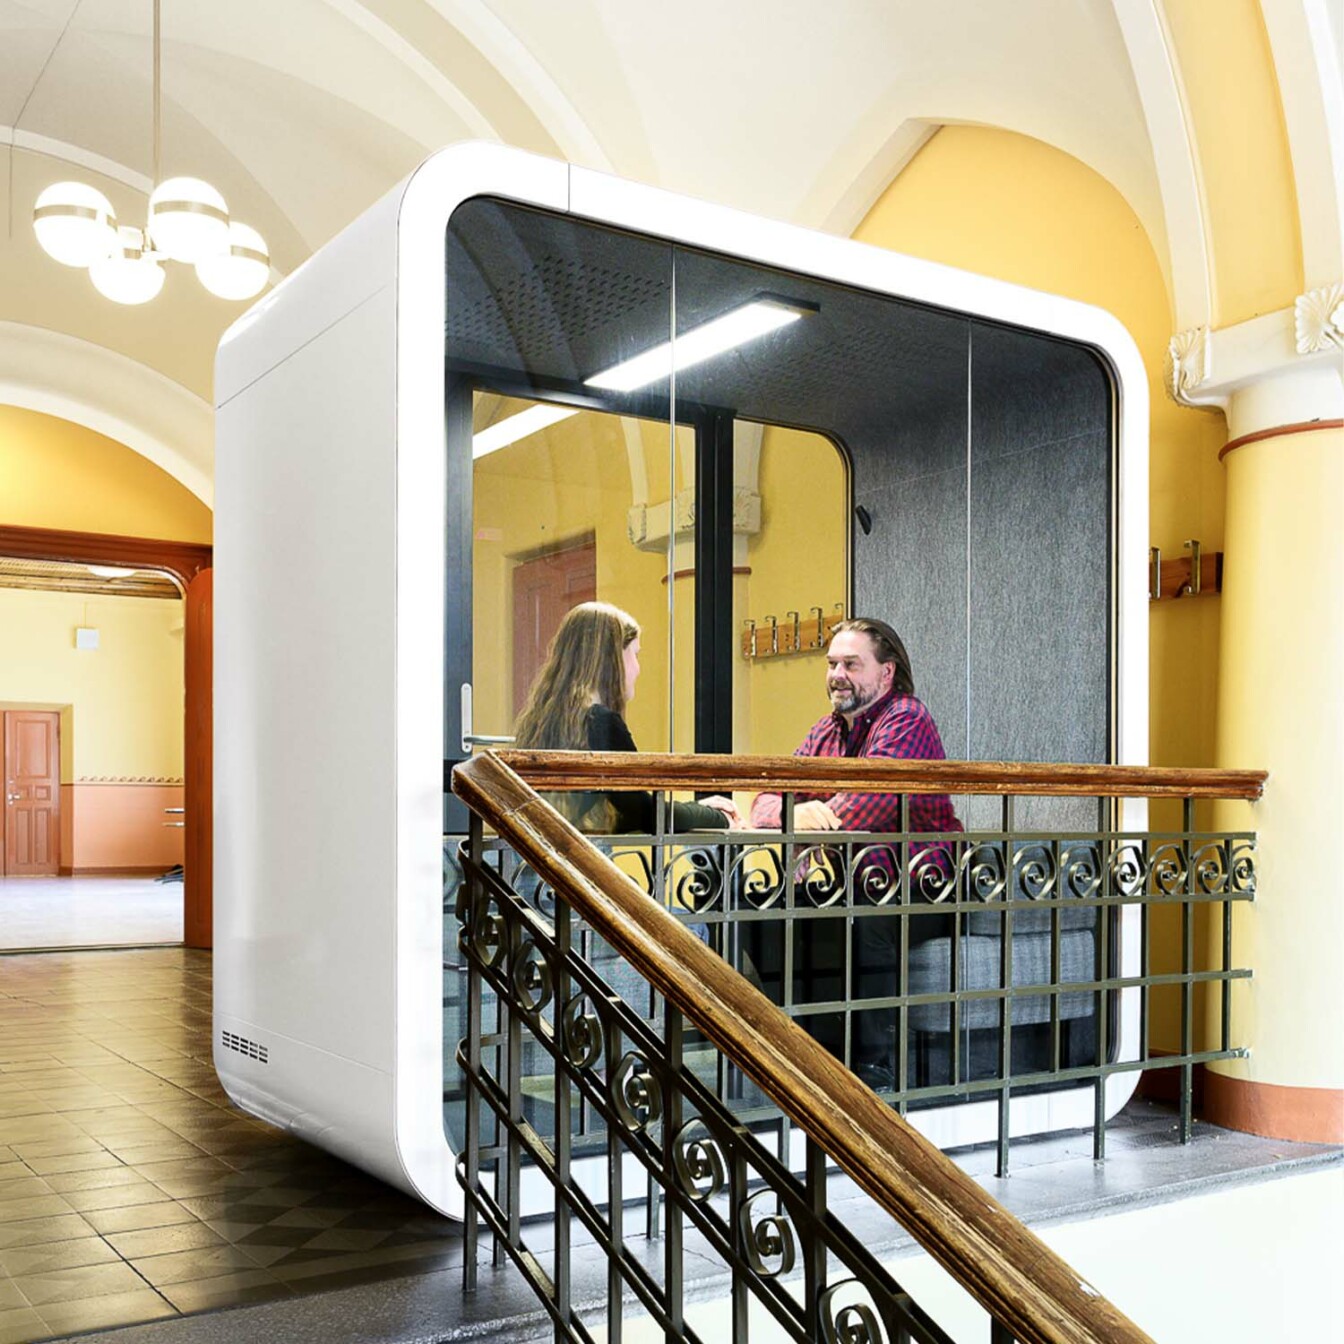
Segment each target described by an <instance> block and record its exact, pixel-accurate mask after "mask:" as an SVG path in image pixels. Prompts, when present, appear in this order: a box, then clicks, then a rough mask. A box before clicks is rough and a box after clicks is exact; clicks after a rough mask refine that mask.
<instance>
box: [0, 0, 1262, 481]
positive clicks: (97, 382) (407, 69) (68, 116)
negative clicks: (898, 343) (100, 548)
mask: <svg viewBox="0 0 1344 1344" xmlns="http://www.w3.org/2000/svg"><path fill="white" fill-rule="evenodd" d="M1272 2H1273V0H1266V3H1272ZM1153 4H1154V0H1014V3H1012V4H1006V3H1005V4H999V3H986V2H985V0H937V3H931V0H881V3H878V2H877V0H831V2H830V3H827V4H818V3H816V0H742V2H741V3H733V4H724V3H722V0H680V2H679V3H678V4H676V5H660V4H655V3H652V0H563V3H558V2H557V3H540V2H539V0H228V2H227V3H222V2H221V0H163V3H162V25H163V61H162V68H163V168H164V173H165V175H174V174H179V173H181V174H190V175H197V176H202V177H205V178H207V179H208V180H210V181H211V182H213V183H214V184H215V185H216V186H217V187H219V188H220V190H221V191H222V192H223V193H224V195H225V197H226V199H227V200H228V203H229V206H230V210H231V213H232V214H233V216H234V217H235V218H238V219H241V220H243V221H245V222H247V223H250V224H252V225H253V226H254V227H256V228H257V229H259V230H260V231H261V233H262V234H263V235H264V236H265V238H266V240H267V241H268V243H269V245H270V250H271V256H272V260H273V264H274V266H275V268H276V269H277V270H278V271H279V272H281V273H284V272H288V271H290V270H292V269H293V268H294V267H296V266H297V265H298V264H300V263H301V262H302V261H303V260H304V258H305V257H307V256H308V255H309V254H310V253H311V252H312V251H313V250H314V249H316V248H317V247H319V246H321V244H322V243H323V242H325V241H326V240H327V239H329V238H330V237H332V236H333V235H334V234H335V233H336V232H337V231H339V230H340V229H341V228H342V227H343V226H344V225H346V224H348V223H349V222H350V221H351V220H352V219H354V218H355V217H356V216H357V215H359V214H360V213H361V212H362V211H363V210H364V209H365V208H366V207H367V206H368V205H370V204H371V203H372V202H373V201H374V200H376V199H377V198H378V197H379V196H380V195H382V194H383V193H384V192H385V191H387V190H388V189H389V188H391V187H392V186H393V185H394V184H395V183H397V182H398V181H399V180H400V179H401V178H403V177H405V176H406V175H407V174H408V173H409V172H410V171H411V170H412V169H413V168H414V167H415V165H416V164H417V163H418V162H419V161H420V160H421V159H422V158H423V157H425V155H427V154H428V153H429V152H430V151H432V150H433V149H436V148H438V147H439V146H441V145H443V144H446V143H449V142H451V141H455V140H461V139H465V138H485V139H497V140H502V141H506V142H508V143H511V144H515V145H518V146H521V147H523V148H527V149H531V150H535V151H537V152H540V153H543V154H548V155H552V156H555V157H560V158H567V159H569V160H571V161H572V162H575V163H579V164H583V165H585V166H589V167H596V168H605V169H610V170H611V171H613V172H616V173H619V174H621V175H624V176H629V177H634V178H637V179H640V180H643V181H646V182H651V183H655V184H657V185H659V186H664V187H668V188H671V189H673V190H677V191H683V192H688V193H690V194H693V195H698V196H703V197H707V198H710V199H713V200H716V201H719V202H723V203H726V204H729V205H734V206H738V207H740V208H743V209H746V210H750V211H754V212H758V213H763V214H766V215H771V216H775V217H779V218H784V219H789V220H792V221H794V222H798V223H802V224H806V225H810V226H814V227H822V228H829V229H833V230H835V231H838V232H843V233H848V232H849V231H850V230H851V229H852V228H853V227H854V225H855V224H856V223H857V222H858V220H859V219H860V218H861V217H862V215H863V214H864V212H865V211H866V210H867V208H868V206H869V205H870V204H871V203H872V201H873V200H874V199H875V198H876V196H877V194H878V193H879V192H880V191H881V190H882V189H883V188H884V187H885V186H886V185H887V184H888V183H889V182H890V181H891V180H892V178H893V177H894V176H895V175H896V174H897V173H898V172H899V171H900V170H901V168H902V167H903V166H904V164H905V163H906V162H908V161H909V159H910V157H911V156H912V155H913V153H914V152H915V151H916V150H917V149H918V148H919V146H920V145H921V144H922V143H923V141H924V139H925V138H927V136H928V134H930V133H931V131H932V129H934V128H936V127H937V126H939V125H942V124H946V123H952V122H974V123H983V124H988V125H993V126H998V127H1003V128H1006V129H1009V130H1014V131H1018V132H1021V133H1024V134H1026V135H1030V136H1034V137H1036V138H1038V139H1040V140H1043V141H1045V142H1047V143H1049V144H1052V145H1054V146H1056V147H1057V148H1059V149H1061V150H1064V151H1065V152H1067V153H1069V154H1072V155H1074V156H1075V157H1077V158H1078V159H1080V160H1082V161H1083V162H1085V163H1087V164H1088V165H1090V166H1091V167H1092V168H1094V169H1095V170H1096V171H1097V172H1099V173H1100V174H1101V175H1102V176H1104V177H1105V178H1107V179H1108V180H1109V181H1110V182H1111V183H1112V184H1113V185H1114V186H1115V187H1116V188H1117V189H1118V190H1119V191H1120V192H1121V194H1122V195H1123V196H1124V197H1125V198H1126V199H1127V200H1128V202H1129V203H1130V205H1131V206H1132V207H1133V209H1134V210H1135V212H1136V214H1137V215H1138V217H1139V219H1140V220H1141V221H1142V223H1143V225H1144V227H1145V228H1146V230H1147V232H1148V234H1149V237H1150V238H1151V240H1152V242H1153V244H1154V248H1155V251H1156V252H1157V254H1158V256H1159V258H1161V259H1162V261H1163V263H1164V265H1166V266H1167V267H1168V268H1170V266H1171V256H1172V255H1173V253H1175V254H1176V255H1180V254H1181V248H1180V246H1179V245H1178V246H1175V247H1171V246H1169V239H1168V234H1169V228H1170V225H1171V221H1172V219H1173V210H1172V193H1173V189H1172V186H1171V182H1170V172H1169V171H1168V172H1167V179H1166V180H1164V176H1163V172H1164V169H1163V150H1162V132H1161V129H1160V127H1155V126H1154V124H1153V123H1154V121H1155V118H1156V117H1157V116H1158V112H1157V111H1155V108H1157V107H1158V103H1157V101H1156V100H1155V98H1154V97H1153V94H1152V92H1151V84H1152V71H1151V70H1148V69H1145V68H1143V62H1142V61H1139V62H1138V63H1137V64H1136V53H1138V54H1139V55H1141V54H1142V50H1143V45H1142V44H1143V40H1144V35H1145V33H1147V32H1148V30H1149V29H1150V28H1151V22H1150V19H1151V11H1152V10H1153ZM151 15H152V5H151V0H0V153H2V154H4V155H6V156H7V158H8V163H7V165H6V171H5V172H4V174H3V176H2V177H0V192H2V193H3V200H4V208H5V215H6V220H7V228H6V230H5V233H4V235H3V237H2V238H0V400H13V401H17V402H19V404H27V405H30V406H33V407H34V408H36V409H49V408H53V407H56V406H58V405H59V404H60V402H61V399H62V397H65V398H67V399H69V397H70V396H71V395H73V394H72V393H71V391H70V388H69V387H68V386H64V384H69V383H71V382H72V381H73V379H72V377H71V374H70V370H71V369H74V368H78V369H80V370H82V372H81V374H80V378H79V385H80V386H84V387H95V388H96V387H99V386H104V387H105V388H106V389H107V391H106V393H105V395H104V400H109V399H110V403H111V404H112V405H111V410H106V408H105V411H106V413H105V414H104V415H103V419H102V422H101V423H99V424H96V425H95V426H94V427H96V428H100V429H103V430H104V432H116V428H117V424H118V422H119V418H120V419H121V420H129V421H136V420H137V419H139V420H141V421H143V422H144V423H141V424H139V426H138V428H137V427H136V426H135V425H132V429H131V434H130V437H131V438H132V439H133V438H134V437H135V434H136V433H139V434H140V435H141V436H142V438H143V439H144V440H145V442H144V443H137V444H135V445H134V446H137V447H140V448H141V450H142V451H146V452H147V453H148V455H150V456H151V457H153V456H155V452H156V451H157V452H159V453H160V456H161V457H162V455H163V454H164V453H167V451H168V449H167V445H168V444H169V443H170V441H172V440H173V439H174V438H176V439H177V440H178V441H181V440H182V439H183V438H187V439H190V438H191V437H192V436H193V435H194V436H197V437H199V436H201V435H206V436H207V437H208V428H207V425H208V407H209V402H210V395H211V381H212V361H213V355H214V349H215V345H216V343H217V341H218V339H219V336H220V334H221V332H222V331H223V330H224V328H225V327H226V326H227V325H228V324H229V322H231V321H232V320H233V319H234V317H236V316H237V315H238V313H239V312H240V311H241V307H242V306H241V305H238V304H231V303H228V302H225V301H222V300H219V299H215V298H213V297H211V296H210V295H209V294H207V293H205V292H204V291H203V290H202V289H201V288H200V287H199V286H198V285H197V284H196V282H195V279H194V277H192V276H191V275H190V274H189V273H187V272H185V271H183V270H179V272H178V273H177V274H172V275H170V276H169V279H168V283H167V285H166V286H165V289H164V292H163V293H162V294H161V295H160V297H159V298H158V299H157V300H155V301H154V302H153V303H151V304H149V305H147V306H145V307H143V308H137V309H127V308H121V307H118V306H116V305H114V304H111V303H109V302H108V301H106V300H105V299H103V298H102V297H101V296H99V295H98V294H97V293H96V292H94V290H93V289H92V286H91V285H90V282H89V280H88V277H87V275H86V274H84V273H83V272H81V271H75V270H68V269H65V268H62V267H60V266H58V265H57V264H55V263H54V262H52V261H50V260H49V259H48V258H47V257H46V256H45V255H44V254H43V253H42V252H41V251H40V250H39V249H38V247H37V246H36V242H35V239H34V235H33V231H32V227H31V212H32V205H33V202H34V200H35V199H36V197H37V195H38V193H39V192H40V191H41V190H42V189H43V187H45V186H47V185H48V184H50V183H52V182H55V181H59V180H62V179H64V178H69V177H77V178H81V179H83V180H86V181H89V182H91V183H92V184H94V185H96V186H98V187H99V188H100V189H101V190H103V191H104V193H105V194H106V195H107V196H108V197H109V198H110V199H111V200H112V203H113V205H114V207H115V208H116V210H117V212H118V215H119V216H120V218H121V219H122V221H123V222H134V221H137V220H140V219H142V218H143V216H144V213H145V204H146V203H145V197H146V193H147V191H148V188H149V185H150V182H149V177H150V172H151V40H150V34H151ZM1136 69H1137V71H1138V73H1137V74H1136ZM1145 80H1147V82H1148V85H1149V88H1147V89H1145V86H1144V81H1145ZM1155 144H1156V145H1157V146H1158V148H1157V151H1156V152H1155V148H1154V147H1155ZM1164 193H1165V195H1164ZM133 386H135V387H140V388H141V389H142V390H141V391H140V392H139V393H138V394H137V395H136V396H134V397H133V398H132V400H134V401H135V402H136V405H137V406H139V407H142V408H143V407H144V406H146V405H148V404H149V403H153V406H152V408H151V409H150V410H148V411H137V409H136V406H127V407H121V406H118V405H116V404H115V403H116V399H117V395H118V393H117V391H116V389H122V393H121V395H123V396H126V395H127V394H126V392H125V389H127V388H129V387H133ZM25 389H26V390H25ZM97 395H98V394H96V393H89V397H90V398H91V399H96V397H97ZM96 418H97V416H96V414H93V413H92V412H91V421H92V419H96ZM123 437H126V436H125V434H124V433H123ZM208 451H209V450H208V443H204V444H201V445H198V447H197V448H196V449H193V450H191V452H188V453H187V456H188V457H189V458H190V457H191V454H192V452H195V453H196V457H197V458H199V460H198V461H195V465H194V466H193V465H192V464H191V463H190V462H189V463H188V466H189V467H190V468H191V470H193V471H197V472H198V473H199V477H200V480H202V481H207V482H208V476H209V458H208ZM176 474H178V475H179V476H181V477H182V478H183V479H185V476H183V473H182V472H181V471H179V472H177V473H176ZM193 488H197V489H198V492H199V491H200V484H199V481H198V482H196V483H195V484H193Z"/></svg>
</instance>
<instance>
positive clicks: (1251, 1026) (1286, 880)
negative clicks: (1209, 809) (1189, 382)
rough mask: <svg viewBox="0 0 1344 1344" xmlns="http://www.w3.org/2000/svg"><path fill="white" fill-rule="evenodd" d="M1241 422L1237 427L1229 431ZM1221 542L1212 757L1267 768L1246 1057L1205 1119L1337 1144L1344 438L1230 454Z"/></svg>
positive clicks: (1291, 435)
mask: <svg viewBox="0 0 1344 1344" xmlns="http://www.w3.org/2000/svg"><path fill="white" fill-rule="evenodd" d="M1234 426H1235V421H1234ZM1223 463H1224V467H1225V469H1226V472H1227V531H1226V542H1225V559H1224V582H1223V596H1222V604H1223V614H1222V633H1221V649H1220V658H1219V689H1218V735H1217V742H1218V746H1217V757H1218V762H1219V764H1221V765H1226V766H1244V767H1249V768H1263V769H1267V770H1268V771H1269V781H1268V784H1267V786H1266V790H1265V796H1264V798H1263V800H1262V801H1261V802H1259V803H1257V804H1255V805H1254V807H1253V808H1251V807H1246V806H1245V805H1237V806H1233V805H1229V806H1228V807H1226V808H1224V809H1222V815H1221V816H1220V819H1219V820H1220V824H1222V825H1228V826H1236V827H1245V826H1249V827H1253V828H1254V829H1255V830H1257V832H1258V834H1259V860H1258V884H1257V895H1256V899H1255V901H1254V902H1253V903H1252V904H1249V905H1247V904H1238V906H1237V907H1236V920H1235V924H1234V938H1235V940H1236V948H1237V953H1236V964H1239V965H1249V966H1250V967H1252V968H1253V971H1254V976H1253V979H1251V980H1250V981H1249V982H1248V981H1240V982H1238V983H1237V984H1236V986H1235V992H1234V995H1233V1009H1232V1013H1233V1016H1232V1020H1233V1024H1234V1035H1235V1037H1236V1039H1237V1040H1238V1041H1240V1042H1245V1043H1247V1044H1249V1046H1250V1048H1251V1055H1250V1058H1249V1059H1246V1060H1233V1061H1225V1062H1222V1063H1217V1064H1213V1065H1211V1066H1210V1070H1209V1075H1208V1076H1207V1078H1206V1084H1207V1086H1206V1090H1205V1103H1206V1104H1205V1115H1206V1118H1207V1119H1209V1120H1211V1121H1213V1122H1214V1123H1217V1124H1224V1125H1228V1126H1230V1127H1233V1128H1237V1129H1244V1130H1250V1131H1252V1132H1254V1133H1260V1134H1268V1135H1271V1136H1273V1137H1276V1138H1284V1139H1301V1140H1313V1141H1317V1142H1333V1143H1339V1142H1344V525H1342V524H1344V429H1341V428H1340V422H1339V421H1338V420H1334V421H1327V422H1325V426H1324V427H1319V428H1310V429H1304V428H1302V427H1299V426H1294V425H1291V424H1290V425H1284V426H1280V427H1277V428H1271V429H1267V430H1262V431H1259V432H1257V433H1252V434H1249V435H1246V436H1245V437H1244V438H1243V439H1241V440H1234V441H1233V443H1231V444H1229V445H1228V448H1227V449H1225V450H1224V456H1223Z"/></svg>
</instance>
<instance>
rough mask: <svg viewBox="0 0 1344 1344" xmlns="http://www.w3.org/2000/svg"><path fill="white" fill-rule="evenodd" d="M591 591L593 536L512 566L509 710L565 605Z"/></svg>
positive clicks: (531, 676)
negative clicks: (511, 673)
mask: <svg viewBox="0 0 1344 1344" xmlns="http://www.w3.org/2000/svg"><path fill="white" fill-rule="evenodd" d="M596 597H597V542H596V541H595V540H593V539H592V538H591V537H590V538H589V539H588V540H586V541H582V542H580V543H579V544H577V545H574V546H566V547H565V548H564V549H563V550H555V551H547V552H545V553H543V554H541V555H537V556H533V557H532V558H531V559H528V560H523V561H521V562H520V563H519V564H518V565H516V566H515V567H514V571H513V712H514V714H515V715H517V714H520V713H521V712H522V708H523V704H524V702H525V701H526V700H527V693H528V691H529V690H531V689H532V683H533V682H534V681H535V680H536V677H537V673H538V672H540V671H541V667H542V664H543V663H544V662H545V661H546V652H547V650H548V649H549V648H550V647H551V640H553V639H554V638H555V632H556V631H557V630H558V629H559V628H560V622H561V621H563V620H564V619H565V614H566V612H568V611H569V610H570V609H571V608H573V607H577V606H578V605H579V603H580V602H591V601H593V599H594V598H596Z"/></svg>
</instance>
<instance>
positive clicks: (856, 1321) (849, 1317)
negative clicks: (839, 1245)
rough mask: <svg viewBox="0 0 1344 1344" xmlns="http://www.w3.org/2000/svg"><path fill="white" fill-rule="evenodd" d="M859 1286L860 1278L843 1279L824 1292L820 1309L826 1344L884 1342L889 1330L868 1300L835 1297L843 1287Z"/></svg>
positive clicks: (822, 1333)
mask: <svg viewBox="0 0 1344 1344" xmlns="http://www.w3.org/2000/svg"><path fill="white" fill-rule="evenodd" d="M856 1287H858V1280H857V1279H842V1280H841V1281H840V1282H839V1283H833V1284H832V1285H831V1286H830V1287H829V1288H827V1289H826V1291H825V1292H824V1293H822V1294H821V1297H820V1299H819V1301H818V1303H817V1313H818V1317H819V1319H820V1322H821V1336H822V1338H823V1339H824V1340H825V1341H826V1344H885V1341H886V1338H887V1336H886V1332H885V1331H884V1330H883V1329H882V1326H881V1323H880V1322H879V1321H878V1319H877V1312H875V1311H874V1310H873V1309H872V1307H870V1306H869V1305H868V1303H867V1302H844V1303H841V1302H837V1301H836V1298H837V1297H838V1296H839V1294H840V1293H841V1292H842V1291H849V1290H852V1289H854V1288H856Z"/></svg>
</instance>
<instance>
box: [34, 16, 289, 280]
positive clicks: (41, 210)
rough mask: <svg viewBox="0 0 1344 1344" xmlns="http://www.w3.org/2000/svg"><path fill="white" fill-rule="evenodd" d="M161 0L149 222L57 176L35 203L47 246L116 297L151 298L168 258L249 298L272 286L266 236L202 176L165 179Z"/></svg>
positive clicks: (57, 257)
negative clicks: (235, 214)
mask: <svg viewBox="0 0 1344 1344" xmlns="http://www.w3.org/2000/svg"><path fill="white" fill-rule="evenodd" d="M159 64H160V43H159V0H154V189H153V191H152V193H151V194H150V198H149V218H148V220H147V221H146V224H145V227H144V228H143V229H141V228H136V227H134V226H131V225H125V224H121V225H119V224H118V223H117V216H116V212H115V211H114V210H113V209H112V204H111V202H110V201H109V200H108V199H107V197H106V196H104V195H103V193H102V192H101V191H99V190H97V188H95V187H91V186H89V185H87V184H86V183H84V182H57V183H55V184H54V185H52V186H50V187H48V188H47V189H46V190H45V191H44V192H43V193H42V194H41V195H40V196H39V197H38V198H37V203H36V205H35V206H34V207H33V229H34V230H35V231H36V233H37V241H38V242H39V243H40V244H41V245H42V250H43V251H44V252H46V254H47V255H48V256H49V257H51V258H52V259H53V260H55V261H59V262H60V263H61V264H62V265H63V266H78V267H83V268H87V269H88V272H89V278H90V279H91V280H92V281H93V287H94V288H95V289H96V290H97V291H98V292H99V293H100V294H102V295H103V296H104V297H105V298H109V299H111V300H113V302H115V303H148V302H149V300H150V299H152V298H154V297H155V296H156V295H157V294H158V292H159V291H160V290H161V289H162V288H163V277H164V272H163V263H164V262H165V261H178V262H183V263H185V264H187V265H190V266H194V267H195V268H196V278H197V279H198V280H200V282H201V284H203V285H204V286H205V287H206V289H208V290H209V291H210V293H211V294H214V295H217V296H218V297H219V298H221V299H250V298H252V297H253V296H255V295H257V294H260V293H261V291H262V290H263V289H265V288H266V283H267V281H268V280H269V279H270V271H271V259H270V255H269V253H268V252H267V250H266V244H265V242H264V241H263V239H262V237H261V235H260V234H259V233H258V232H257V231H256V230H255V229H253V228H249V227H248V226H247V225H246V224H240V223H239V222H238V221H237V220H232V219H230V218H229V210H228V206H227V205H225V203H224V197H223V196H221V195H220V194H219V192H218V191H216V190H215V188H214V187H212V186H211V185H210V184H209V183H208V182H203V181H201V179H200V178H196V177H172V178H169V179H168V180H167V181H161V180H160V159H161V149H162V134H161V116H160V83H159Z"/></svg>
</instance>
